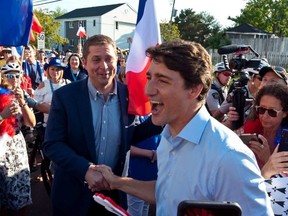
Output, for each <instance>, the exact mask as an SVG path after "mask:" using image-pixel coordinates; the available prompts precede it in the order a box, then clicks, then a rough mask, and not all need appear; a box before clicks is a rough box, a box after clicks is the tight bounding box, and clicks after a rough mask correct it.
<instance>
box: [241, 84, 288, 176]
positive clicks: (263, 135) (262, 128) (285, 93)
mask: <svg viewBox="0 0 288 216" xmlns="http://www.w3.org/2000/svg"><path fill="white" fill-rule="evenodd" d="M287 98H288V88H287V87H286V86H284V85H281V84H274V85H267V86H264V87H263V88H261V89H260V90H259V92H258V94H257V95H256V99H255V102H254V107H253V111H252V113H251V116H249V117H248V120H247V121H246V122H245V123H244V127H243V129H244V133H257V134H259V135H258V138H259V139H260V140H259V141H250V142H249V145H248V146H249V147H250V149H251V150H252V151H253V152H254V153H255V155H256V157H257V159H258V165H259V167H260V168H261V169H262V170H261V171H262V175H263V177H264V178H270V177H271V176H273V175H275V174H278V173H283V171H288V163H282V162H283V161H287V156H288V152H278V146H277V145H278V144H279V143H280V139H281V133H282V130H283V129H287V128H288V118H287V112H288V101H287ZM260 141H261V142H260Z"/></svg>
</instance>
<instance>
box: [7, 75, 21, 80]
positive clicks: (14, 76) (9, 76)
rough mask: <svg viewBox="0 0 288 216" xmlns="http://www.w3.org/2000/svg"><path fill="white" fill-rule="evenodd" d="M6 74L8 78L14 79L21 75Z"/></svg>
mask: <svg viewBox="0 0 288 216" xmlns="http://www.w3.org/2000/svg"><path fill="white" fill-rule="evenodd" d="M5 76H6V77H7V78H8V79H14V78H17V79H18V78H19V77H20V74H5Z"/></svg>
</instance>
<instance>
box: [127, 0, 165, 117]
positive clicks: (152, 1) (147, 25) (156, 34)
mask: <svg viewBox="0 0 288 216" xmlns="http://www.w3.org/2000/svg"><path fill="white" fill-rule="evenodd" d="M156 12H157V11H156V0H140V1H139V8H138V17H137V24H136V29H135V32H134V36H133V43H132V45H131V49H130V52H129V55H128V59H127V64H126V77H127V86H128V89H129V106H128V113H130V114H134V115H141V116H145V115H148V114H149V113H150V112H151V106H150V102H149V100H148V97H147V96H146V95H145V92H144V89H145V85H146V82H147V79H146V72H147V70H148V69H149V66H150V60H149V58H148V57H147V56H146V54H145V51H146V49H147V48H148V47H151V46H156V45H158V44H160V43H161V36H160V25H159V22H158V17H157V13H156Z"/></svg>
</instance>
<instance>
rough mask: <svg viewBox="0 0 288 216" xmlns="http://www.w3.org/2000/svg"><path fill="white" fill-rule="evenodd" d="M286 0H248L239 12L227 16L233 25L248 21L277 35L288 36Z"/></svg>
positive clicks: (287, 5) (287, 4)
mask: <svg viewBox="0 0 288 216" xmlns="http://www.w3.org/2000/svg"><path fill="white" fill-rule="evenodd" d="M287 8H288V1H287V0H249V1H248V2H247V4H246V6H245V8H244V9H242V10H241V14H240V15H239V16H236V17H234V18H232V17H229V19H230V20H232V21H234V22H235V25H240V24H243V23H248V24H251V25H253V26H254V27H256V28H258V29H262V30H265V31H268V32H270V33H273V34H275V35H277V36H279V37H288V28H287V27H288V10H287Z"/></svg>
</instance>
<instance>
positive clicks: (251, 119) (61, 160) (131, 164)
mask: <svg viewBox="0 0 288 216" xmlns="http://www.w3.org/2000/svg"><path fill="white" fill-rule="evenodd" d="M50 54H51V55H49V56H47V55H46V52H45V51H44V50H36V49H35V47H34V46H32V45H29V46H27V47H25V49H24V59H19V58H17V57H16V56H14V55H12V52H11V48H9V47H5V48H3V49H2V55H3V59H2V60H1V62H0V64H1V72H0V75H1V76H0V81H1V82H0V84H1V85H0V142H1V146H0V149H1V150H0V215H4V216H8V215H28V207H29V205H31V203H32V199H31V185H30V167H29V165H28V155H27V149H26V143H25V139H24V137H23V134H22V133H21V128H22V127H24V126H26V127H30V128H33V127H34V126H35V124H36V122H37V121H38V120H39V119H38V116H37V115H35V113H36V111H37V112H40V113H43V115H44V118H43V127H44V132H45V139H44V141H43V152H44V154H45V155H46V156H47V157H48V158H49V159H50V160H51V161H53V174H54V180H53V185H52V193H51V202H52V207H53V215H56V216H57V215H61V216H62V215H113V214H112V213H110V212H109V211H107V209H105V207H104V206H102V205H100V204H98V203H97V202H95V201H94V199H93V194H94V193H95V192H97V193H102V194H103V195H105V196H109V197H110V198H112V199H113V200H114V201H115V202H116V203H117V204H119V205H120V206H122V207H123V208H124V209H126V210H127V211H128V213H129V214H130V215H132V216H138V215H139V216H140V215H141V216H148V212H149V205H150V204H154V205H156V212H155V213H156V214H157V215H177V206H178V204H179V203H180V202H181V201H183V200H201V201H203V200H206V201H231V202H237V203H238V204H239V205H240V206H241V209H242V215H249V216H251V215H273V210H272V206H271V202H270V198H269V196H268V193H267V192H266V188H265V184H264V179H271V178H280V177H281V178H283V177H286V176H287V172H288V162H287V161H288V160H287V159H286V157H287V156H288V152H285V151H284V152H278V148H279V143H280V140H281V135H282V131H283V130H284V129H288V121H287V118H288V116H287V113H288V102H287V101H288V100H287V98H288V88H287V82H288V76H287V73H286V70H285V69H284V68H282V67H280V66H271V65H269V63H268V62H267V61H265V64H261V67H260V66H259V67H258V68H243V71H244V72H245V73H246V75H247V76H246V77H247V82H246V83H245V85H243V87H242V89H243V91H244V97H245V100H246V102H245V107H244V120H243V122H242V124H241V125H240V126H239V125H237V126H235V125H236V124H235V122H238V121H239V118H240V113H238V112H237V110H236V108H235V107H234V106H233V103H232V101H233V96H234V95H233V94H234V91H233V86H234V85H233V82H234V81H233V80H232V77H233V75H234V74H235V73H234V71H233V70H231V69H229V68H227V67H226V66H225V64H224V63H223V62H220V63H217V64H216V65H215V67H214V68H213V65H212V62H211V58H210V56H209V54H208V53H207V51H206V50H205V49H204V48H203V47H202V46H201V45H200V44H198V43H195V42H189V41H184V40H180V39H175V40H172V41H169V42H164V43H162V44H160V45H158V46H156V47H150V48H148V49H147V50H146V55H147V57H148V58H150V59H151V65H150V68H149V70H148V72H147V84H146V89H145V93H146V95H147V96H148V98H149V100H150V103H151V114H150V115H148V116H135V115H132V114H130V113H128V102H129V101H128V95H129V92H128V88H127V85H126V73H125V70H126V57H125V56H123V55H121V53H120V54H119V51H118V49H117V47H116V45H115V43H114V41H113V40H112V39H111V38H109V37H107V36H105V35H95V36H91V37H89V39H87V41H86V42H85V44H84V46H83V53H81V55H79V53H78V54H77V53H72V51H71V50H67V51H66V52H65V53H53V52H52V53H50ZM52 54H53V55H52ZM45 57H47V58H45ZM48 57H49V58H48ZM21 60H22V61H21ZM213 75H214V77H213ZM246 133H253V134H254V133H255V134H257V139H256V140H250V141H249V142H248V143H246V144H244V143H243V142H242V140H241V139H240V137H241V135H242V134H246ZM125 169H127V171H125Z"/></svg>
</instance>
